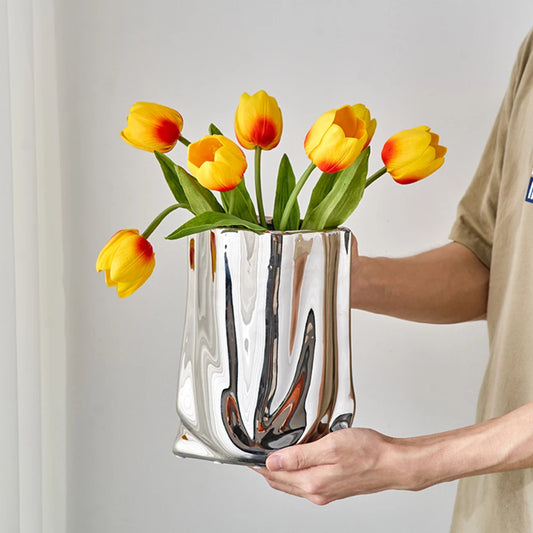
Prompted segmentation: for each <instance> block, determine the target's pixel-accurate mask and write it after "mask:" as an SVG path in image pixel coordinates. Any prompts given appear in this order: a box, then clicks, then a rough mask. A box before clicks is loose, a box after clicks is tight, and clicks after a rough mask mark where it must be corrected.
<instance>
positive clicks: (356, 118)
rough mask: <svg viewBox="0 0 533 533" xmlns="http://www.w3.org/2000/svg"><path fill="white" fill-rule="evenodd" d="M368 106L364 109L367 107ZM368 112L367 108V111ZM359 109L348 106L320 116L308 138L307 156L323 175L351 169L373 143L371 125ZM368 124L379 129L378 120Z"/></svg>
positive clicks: (306, 141) (306, 140)
mask: <svg viewBox="0 0 533 533" xmlns="http://www.w3.org/2000/svg"><path fill="white" fill-rule="evenodd" d="M363 107H364V106H363ZM365 109H366V108H365ZM362 111H363V110H362V109H361V108H360V107H358V106H349V105H345V106H343V107H339V108H338V109H332V110H331V111H328V112H326V113H324V114H323V115H322V116H320V117H319V118H318V119H317V121H316V122H315V123H314V124H313V126H312V127H311V129H310V130H309V132H308V133H307V136H306V137H305V142H304V148H305V152H306V153H307V156H308V157H309V159H311V161H312V162H313V163H314V164H315V165H316V166H317V167H318V168H319V169H320V170H322V172H328V173H333V172H338V171H340V170H343V169H345V168H347V167H349V166H350V165H351V164H352V163H353V162H354V161H355V160H356V159H357V156H358V155H359V154H360V153H361V152H362V151H363V150H364V148H365V147H366V146H367V144H368V141H369V137H370V135H369V133H368V131H367V124H366V121H365V120H364V119H361V118H360V116H361V115H362V114H363V115H364V117H365V118H366V114H365V113H362ZM368 124H369V128H370V129H371V130H372V134H373V133H374V131H373V130H375V128H376V126H375V120H374V121H371V120H370V113H368Z"/></svg>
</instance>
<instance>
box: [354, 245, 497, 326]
mask: <svg viewBox="0 0 533 533" xmlns="http://www.w3.org/2000/svg"><path fill="white" fill-rule="evenodd" d="M352 257H353V259H352V276H351V305H352V307H353V308H356V309H362V310H365V311H371V312H374V313H380V314H386V315H390V316H395V317H398V318H404V319H407V320H413V321H417V322H431V323H454V322H464V321H468V320H475V319H478V318H482V317H484V315H485V313H486V307H487V296H488V279H489V271H488V269H487V268H486V267H485V266H484V265H483V264H482V263H481V262H480V261H479V259H478V258H477V257H476V256H475V255H474V254H473V253H472V252H471V251H470V250H468V249H467V248H466V247H465V246H463V245H461V244H458V243H450V244H447V245H445V246H442V247H441V248H436V249H435V250H431V251H429V252H425V253H422V254H419V255H415V256H412V257H406V258H400V259H390V258H384V257H383V258H382V257H378V258H369V257H359V256H358V255H357V252H356V249H355V253H354V254H353V255H352Z"/></svg>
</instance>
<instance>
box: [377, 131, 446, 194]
mask: <svg viewBox="0 0 533 533" xmlns="http://www.w3.org/2000/svg"><path fill="white" fill-rule="evenodd" d="M445 154H446V148H445V147H444V146H440V145H439V136H438V135H437V134H436V133H432V132H431V131H430V128H428V127H427V126H418V127H417V128H411V129H409V130H404V131H400V132H399V133H396V134H395V135H393V136H392V137H391V138H390V139H389V140H388V141H387V142H386V143H385V145H384V146H383V150H382V151H381V159H382V160H383V163H384V164H385V167H386V168H387V172H388V173H389V174H390V175H391V176H392V177H393V179H394V180H395V181H397V182H398V183H401V184H408V183H413V182H415V181H419V180H421V179H423V178H425V177H427V176H429V175H430V174H432V173H433V172H435V171H436V170H437V169H439V168H440V167H441V166H442V164H443V163H444V155H445Z"/></svg>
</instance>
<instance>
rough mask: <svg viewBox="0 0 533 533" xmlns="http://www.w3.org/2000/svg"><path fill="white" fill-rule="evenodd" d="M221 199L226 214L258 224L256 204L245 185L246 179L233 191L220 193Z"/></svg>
mask: <svg viewBox="0 0 533 533" xmlns="http://www.w3.org/2000/svg"><path fill="white" fill-rule="evenodd" d="M220 197H221V198H222V204H223V205H224V209H225V210H226V213H229V214H230V215H235V216H236V217H239V218H242V219H244V220H247V221H248V222H252V223H254V224H255V223H256V222H257V215H256V213H255V208H254V203H253V202H252V199H251V198H250V194H249V193H248V189H247V188H246V185H245V183H244V178H243V179H242V180H241V182H240V183H239V185H237V187H235V188H234V189H232V190H231V191H226V192H222V193H220Z"/></svg>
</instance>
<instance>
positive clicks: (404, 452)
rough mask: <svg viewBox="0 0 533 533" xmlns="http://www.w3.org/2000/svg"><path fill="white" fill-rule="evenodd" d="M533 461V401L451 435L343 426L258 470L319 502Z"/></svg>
mask: <svg viewBox="0 0 533 533" xmlns="http://www.w3.org/2000/svg"><path fill="white" fill-rule="evenodd" d="M529 467H533V402H531V403H528V404H526V405H524V406H522V407H520V408H518V409H516V410H515V411H512V412H510V413H508V414H506V415H505V416H502V417H500V418H494V419H491V420H487V421H486V422H483V423H480V424H476V425H473V426H469V427H466V428H461V429H455V430H453V431H448V432H446V433H438V434H435V435H426V436H422V437H414V438H408V439H396V438H392V437H388V436H386V435H382V434H380V433H377V432H376V431H373V430H370V429H361V428H351V429H343V430H340V431H336V432H333V433H330V434H329V435H326V436H325V437H323V438H322V439H320V440H318V441H316V442H313V443H309V444H302V445H297V446H291V447H288V448H285V449H283V450H280V451H278V452H275V453H274V454H272V455H270V456H269V457H268V460H267V468H263V469H261V470H259V472H260V473H261V474H262V475H263V476H264V477H265V478H266V480H267V481H268V483H269V484H270V485H271V486H272V487H273V488H275V489H277V490H281V491H284V492H287V493H289V494H294V495H296V496H301V497H304V498H307V499H309V500H310V501H312V502H313V503H316V504H318V505H324V504H326V503H329V502H331V501H333V500H338V499H341V498H346V497H348V496H355V495H358V494H368V493H372V492H379V491H382V490H387V489H405V490H421V489H424V488H426V487H429V486H431V485H435V484H437V483H441V482H444V481H452V480H454V479H459V478H462V477H467V476H472V475H478V474H487V473H493V472H502V471H505V470H515V469H518V468H529Z"/></svg>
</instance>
